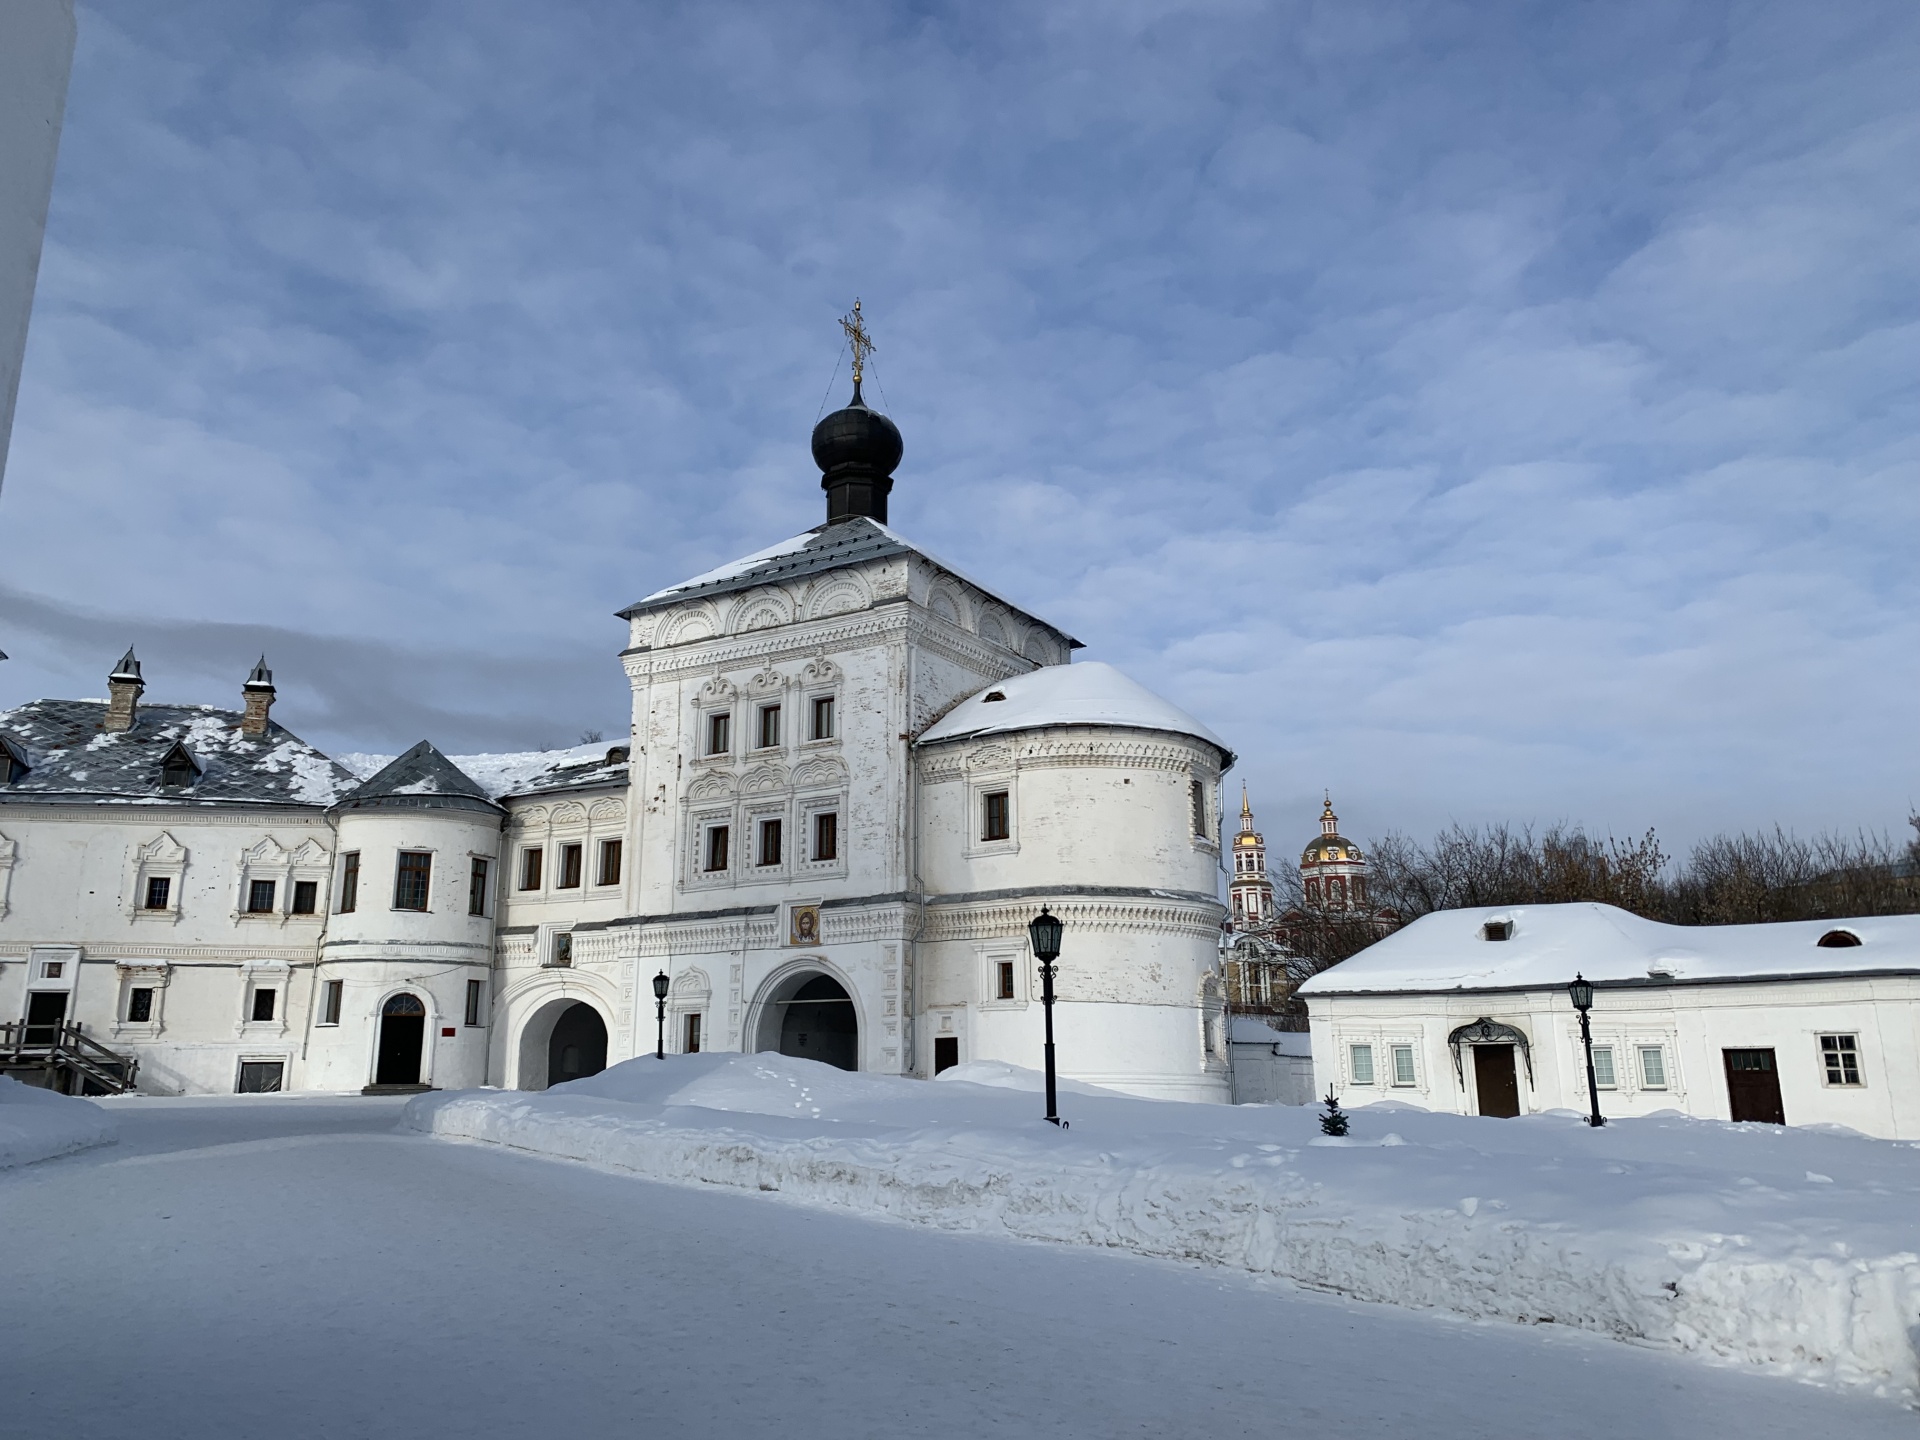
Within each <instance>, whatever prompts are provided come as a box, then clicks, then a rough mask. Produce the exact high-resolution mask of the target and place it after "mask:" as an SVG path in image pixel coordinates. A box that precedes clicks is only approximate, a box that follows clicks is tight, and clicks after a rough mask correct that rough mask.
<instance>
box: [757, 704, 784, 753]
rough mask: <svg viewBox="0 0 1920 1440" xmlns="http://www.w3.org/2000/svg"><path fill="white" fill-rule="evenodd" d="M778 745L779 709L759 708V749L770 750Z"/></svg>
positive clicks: (776, 706)
mask: <svg viewBox="0 0 1920 1440" xmlns="http://www.w3.org/2000/svg"><path fill="white" fill-rule="evenodd" d="M779 743H780V707H779V706H778V705H762V706H761V707H760V748H761V749H762V750H771V749H773V747H774V746H776V745H778V744H779Z"/></svg>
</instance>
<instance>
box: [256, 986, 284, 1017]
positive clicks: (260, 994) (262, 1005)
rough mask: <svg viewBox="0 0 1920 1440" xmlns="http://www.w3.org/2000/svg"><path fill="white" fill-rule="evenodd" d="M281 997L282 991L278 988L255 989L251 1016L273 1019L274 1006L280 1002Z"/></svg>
mask: <svg viewBox="0 0 1920 1440" xmlns="http://www.w3.org/2000/svg"><path fill="white" fill-rule="evenodd" d="M279 999H280V992H279V991H278V990H272V989H267V988H264V987H263V988H261V989H258V990H255V991H254V992H253V1013H252V1015H251V1017H250V1018H251V1019H254V1020H271V1019H273V1007H274V1006H275V1004H277V1003H278V1002H279Z"/></svg>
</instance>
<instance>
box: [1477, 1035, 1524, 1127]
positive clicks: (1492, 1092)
mask: <svg viewBox="0 0 1920 1440" xmlns="http://www.w3.org/2000/svg"><path fill="white" fill-rule="evenodd" d="M1473 1087H1474V1089H1475V1090H1476V1091H1478V1092H1479V1095H1480V1113H1481V1114H1482V1115H1495V1116H1498V1117H1499V1118H1501V1119H1503V1120H1506V1119H1511V1118H1512V1117H1513V1116H1515V1115H1518V1114H1519V1113H1520V1076H1519V1075H1518V1073H1517V1072H1516V1071H1515V1070H1514V1068H1513V1046H1511V1045H1476V1046H1474V1047H1473Z"/></svg>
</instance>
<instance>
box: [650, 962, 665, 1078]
mask: <svg viewBox="0 0 1920 1440" xmlns="http://www.w3.org/2000/svg"><path fill="white" fill-rule="evenodd" d="M667 984H668V981H667V972H666V971H664V970H662V971H661V972H660V973H659V974H658V975H656V976H654V977H653V1003H654V1009H655V1014H654V1019H655V1020H657V1021H659V1022H660V1030H659V1033H658V1035H657V1036H656V1037H655V1039H654V1043H653V1058H654V1059H656V1060H664V1059H666V1058H667Z"/></svg>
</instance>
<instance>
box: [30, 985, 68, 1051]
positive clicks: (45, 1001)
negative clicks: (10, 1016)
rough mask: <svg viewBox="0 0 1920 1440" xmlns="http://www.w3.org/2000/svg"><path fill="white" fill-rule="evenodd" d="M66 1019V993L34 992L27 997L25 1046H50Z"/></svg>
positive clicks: (55, 991) (51, 991)
mask: <svg viewBox="0 0 1920 1440" xmlns="http://www.w3.org/2000/svg"><path fill="white" fill-rule="evenodd" d="M66 1018H67V992H66V991H64V990H36V991H34V992H33V993H32V994H31V995H29V996H27V1044H29V1045H52V1044H54V1043H55V1042H56V1041H58V1040H59V1038H60V1026H61V1024H62V1022H64V1021H65V1020H66Z"/></svg>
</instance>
